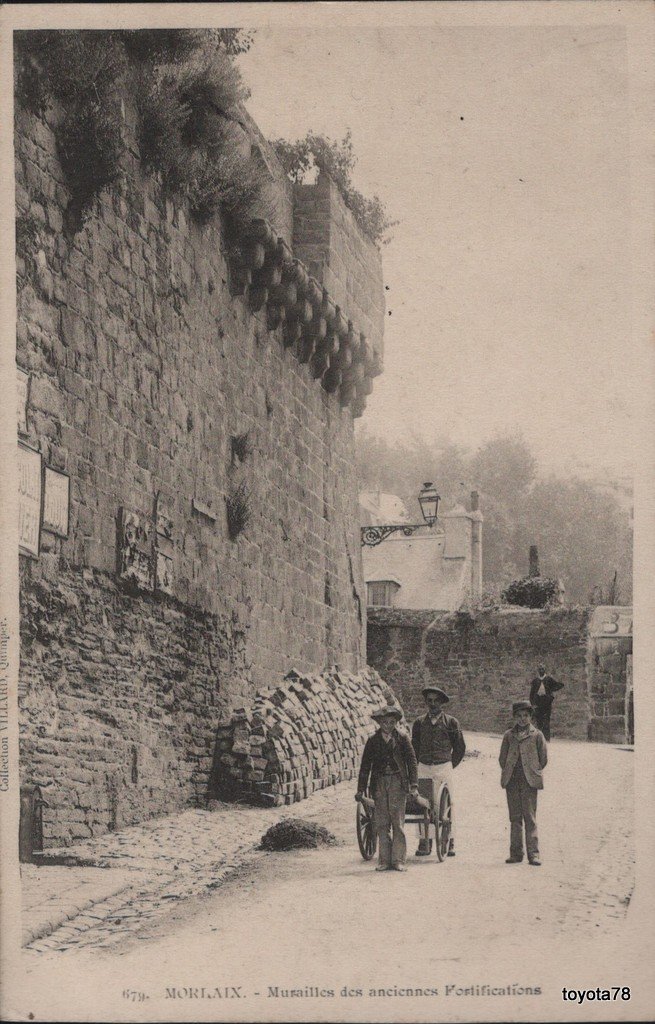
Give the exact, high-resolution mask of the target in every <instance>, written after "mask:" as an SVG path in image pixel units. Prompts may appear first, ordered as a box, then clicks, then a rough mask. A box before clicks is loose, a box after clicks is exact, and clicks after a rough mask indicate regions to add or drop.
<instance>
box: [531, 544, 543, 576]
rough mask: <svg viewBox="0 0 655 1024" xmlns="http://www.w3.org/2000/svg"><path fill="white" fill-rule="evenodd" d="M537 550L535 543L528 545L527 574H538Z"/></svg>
mask: <svg viewBox="0 0 655 1024" xmlns="http://www.w3.org/2000/svg"><path fill="white" fill-rule="evenodd" d="M539 575H540V573H539V551H538V550H537V545H536V544H531V545H530V569H529V571H528V576H530V577H532V576H539Z"/></svg>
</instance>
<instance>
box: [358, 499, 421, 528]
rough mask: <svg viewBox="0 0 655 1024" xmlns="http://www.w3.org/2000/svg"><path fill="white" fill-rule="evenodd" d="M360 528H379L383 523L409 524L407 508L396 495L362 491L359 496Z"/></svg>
mask: <svg viewBox="0 0 655 1024" xmlns="http://www.w3.org/2000/svg"><path fill="white" fill-rule="evenodd" d="M359 519H360V525H361V526H380V525H382V524H385V523H389V524H394V523H409V522H411V519H410V516H409V512H408V511H407V506H406V505H405V502H404V501H403V500H402V498H399V497H398V495H397V494H385V493H384V492H383V491H362V492H361V493H360V495H359Z"/></svg>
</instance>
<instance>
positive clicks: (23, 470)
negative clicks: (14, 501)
mask: <svg viewBox="0 0 655 1024" xmlns="http://www.w3.org/2000/svg"><path fill="white" fill-rule="evenodd" d="M40 535H41V453H40V452H37V451H35V450H34V449H33V448H29V447H28V446H27V445H26V444H23V443H22V441H19V442H18V548H19V551H20V552H21V553H22V554H24V555H29V556H30V557H31V558H38V557H39V541H40Z"/></svg>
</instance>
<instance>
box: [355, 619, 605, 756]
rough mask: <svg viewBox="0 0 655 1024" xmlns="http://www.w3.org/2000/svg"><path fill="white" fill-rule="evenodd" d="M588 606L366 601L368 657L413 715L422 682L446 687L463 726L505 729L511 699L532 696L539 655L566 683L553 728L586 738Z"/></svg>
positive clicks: (419, 702) (418, 705) (558, 732)
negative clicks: (394, 605) (391, 605)
mask: <svg viewBox="0 0 655 1024" xmlns="http://www.w3.org/2000/svg"><path fill="white" fill-rule="evenodd" d="M588 619H589V613H588V610H587V609H570V610H568V609H559V608H557V609H552V610H546V611H499V612H479V613H476V614H474V615H470V614H469V613H465V612H461V613H457V612H456V613H454V614H449V613H444V614H437V615H436V616H435V614H434V612H420V611H406V610H403V609H397V610H395V609H387V608H369V609H368V629H367V651H368V663H369V665H371V666H372V667H373V668H375V669H376V670H377V671H378V672H379V673H380V674H381V675H382V677H383V678H384V679H385V680H386V681H387V682H388V684H389V685H390V686H391V687H392V688H393V690H394V692H395V694H396V695H397V697H398V700H399V702H400V704H401V705H402V707H403V709H404V711H405V714H406V716H407V717H408V718H409V719H410V720H411V719H413V718H415V717H417V716H418V715H419V714H421V713H422V712H423V709H424V703H423V698H422V695H421V689H422V688H423V686H425V685H427V684H428V683H435V684H437V685H438V686H441V687H442V688H443V689H444V690H446V692H447V693H448V694H449V695H450V697H451V702H450V704H449V705H448V711H449V712H450V713H452V714H453V715H455V717H456V718H458V719H459V720H460V722H461V725H462V727H463V728H464V729H471V730H474V731H475V730H477V731H481V732H502V731H504V730H505V729H506V728H507V723H508V720H509V719H511V704H512V701H513V700H516V699H517V698H527V697H528V695H529V692H530V681H531V680H532V679H533V678H534V676H535V675H536V668H537V665H538V664H539V662H543V663H544V664H545V665H546V667H547V670H548V672H550V673H551V675H553V676H554V677H555V678H556V679H559V680H560V681H561V682H563V683H564V685H565V689H564V690H561V691H560V692H559V693H558V694H557V696H556V698H555V704H554V707H553V714H552V734H553V736H556V737H567V738H568V739H579V740H585V739H587V722H588V719H589V710H588V699H587V681H586V659H587V624H588Z"/></svg>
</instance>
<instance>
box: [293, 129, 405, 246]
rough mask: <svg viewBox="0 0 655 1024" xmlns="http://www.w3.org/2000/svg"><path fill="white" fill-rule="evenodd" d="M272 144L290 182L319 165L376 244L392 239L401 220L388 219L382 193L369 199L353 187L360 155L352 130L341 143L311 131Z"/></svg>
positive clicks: (301, 178)
mask: <svg viewBox="0 0 655 1024" xmlns="http://www.w3.org/2000/svg"><path fill="white" fill-rule="evenodd" d="M273 146H274V148H275V151H276V153H277V156H278V159H279V161H280V163H281V164H282V166H283V167H284V170H285V171H286V173H287V175H288V176H289V178H290V179H291V181H293V182H301V181H302V180H303V179H304V177H305V175H306V174H307V173H308V172H309V171H310V170H311V169H312V168H313V167H318V169H319V170H321V171H324V172H325V173H326V174H329V176H330V177H331V178H332V180H333V182H334V183H335V185H336V186H337V188H338V189H339V192H340V193H341V195H342V197H343V201H344V202H345V204H346V206H347V207H348V208H349V209H350V210H351V211H352V214H353V217H354V218H355V220H356V221H357V223H358V224H359V226H360V228H361V229H362V231H363V232H364V234H365V235H368V237H369V238H370V239H371V241H373V242H375V243H376V244H382V245H385V244H386V243H387V242H388V241H390V238H389V237H388V233H389V231H390V230H391V228H392V227H394V226H395V225H396V224H397V223H398V221H392V220H390V219H389V217H388V216H387V211H386V209H385V206H384V203H383V202H382V200H381V199H380V198H379V196H372V197H371V198H367V197H366V196H364V195H362V193H361V192H359V191H358V190H357V189H356V188H355V187H354V186H353V183H352V173H353V170H354V168H355V165H356V163H357V157H356V156H355V151H354V148H353V144H352V135H351V133H350V131H347V132H346V134H345V135H344V137H343V139H342V140H341V142H338V141H335V140H333V139H330V138H328V137H327V136H326V135H318V134H316V133H315V132H308V133H307V135H305V137H304V139H298V140H297V141H296V142H287V141H286V139H275V140H274V141H273Z"/></svg>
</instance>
